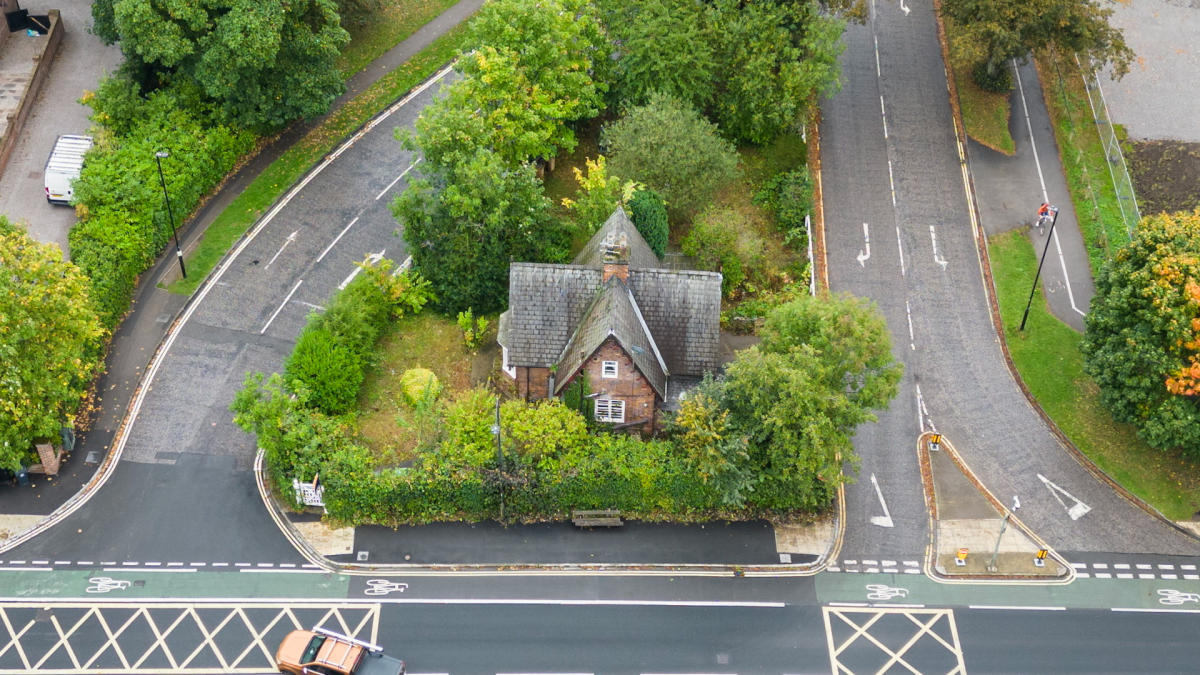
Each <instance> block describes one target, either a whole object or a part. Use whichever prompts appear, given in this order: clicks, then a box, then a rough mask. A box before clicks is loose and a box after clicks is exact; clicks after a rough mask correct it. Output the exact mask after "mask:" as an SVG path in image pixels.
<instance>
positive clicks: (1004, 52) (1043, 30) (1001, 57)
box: [941, 0, 1133, 91]
mask: <svg viewBox="0 0 1200 675" xmlns="http://www.w3.org/2000/svg"><path fill="white" fill-rule="evenodd" d="M941 11H942V14H943V15H944V16H947V17H949V18H950V19H952V20H953V21H954V22H955V24H957V25H958V27H959V30H958V31H956V33H957V36H956V38H955V40H954V42H953V43H952V44H951V45H950V48H951V49H953V50H955V51H956V52H957V53H958V54H959V55H960V58H962V59H963V60H965V61H967V62H969V63H974V64H977V65H976V67H975V70H974V72H973V76H974V79H975V82H976V83H977V84H979V85H980V86H981V87H984V88H987V89H992V90H1000V91H1007V89H1008V76H1007V73H1008V71H1007V65H1006V64H1007V62H1008V61H1009V59H1014V58H1023V57H1024V56H1025V55H1026V54H1028V53H1029V52H1031V51H1033V50H1035V49H1041V48H1043V47H1049V46H1055V47H1057V48H1059V49H1061V50H1063V51H1066V52H1078V53H1079V54H1080V55H1082V56H1085V57H1087V58H1088V59H1090V60H1091V61H1092V62H1093V63H1095V64H1096V65H1097V66H1100V65H1103V64H1111V65H1112V67H1113V71H1114V72H1115V73H1116V74H1117V76H1118V77H1119V76H1122V75H1124V74H1125V73H1126V72H1128V70H1129V64H1130V62H1131V61H1132V60H1133V51H1132V50H1130V49H1129V47H1128V46H1127V45H1126V44H1125V37H1124V35H1122V33H1121V31H1120V30H1118V29H1116V28H1113V27H1112V26H1111V25H1109V23H1108V18H1109V17H1110V16H1112V13H1113V10H1112V9H1111V8H1109V7H1103V6H1101V5H1100V3H1099V2H1096V0H1025V1H1024V2H1011V1H1010V0H944V1H943V2H942V10H941Z"/></svg>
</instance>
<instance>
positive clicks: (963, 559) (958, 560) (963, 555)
mask: <svg viewBox="0 0 1200 675" xmlns="http://www.w3.org/2000/svg"><path fill="white" fill-rule="evenodd" d="M954 564H955V565H958V566H959V567H962V566H964V565H966V564H967V549H965V548H960V549H958V554H957V557H955V559H954Z"/></svg>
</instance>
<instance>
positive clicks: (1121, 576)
mask: <svg viewBox="0 0 1200 675" xmlns="http://www.w3.org/2000/svg"><path fill="white" fill-rule="evenodd" d="M1117 578H1118V579H1132V578H1133V575H1132V574H1130V573H1129V572H1118V573H1117Z"/></svg>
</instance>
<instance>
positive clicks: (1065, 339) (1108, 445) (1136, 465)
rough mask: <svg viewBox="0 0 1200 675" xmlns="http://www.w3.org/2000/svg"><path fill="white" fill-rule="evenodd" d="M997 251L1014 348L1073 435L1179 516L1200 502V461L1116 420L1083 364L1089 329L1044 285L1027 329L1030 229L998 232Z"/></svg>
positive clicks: (1108, 467) (1106, 466)
mask: <svg viewBox="0 0 1200 675" xmlns="http://www.w3.org/2000/svg"><path fill="white" fill-rule="evenodd" d="M988 252H989V255H990V258H991V262H992V270H993V272H994V278H995V283H996V293H997V299H998V300H999V302H1000V314H1001V316H1002V317H1003V322H1004V333H1005V339H1006V340H1007V341H1008V348H1009V352H1010V353H1011V354H1012V358H1013V361H1014V362H1015V363H1016V365H1017V370H1018V371H1019V372H1020V374H1021V379H1023V380H1024V381H1025V384H1026V385H1027V386H1028V387H1029V390H1030V391H1031V392H1032V393H1033V395H1034V397H1035V398H1036V399H1037V401H1038V404H1039V405H1041V407H1042V408H1043V409H1044V410H1045V411H1046V412H1047V413H1048V414H1049V415H1050V417H1051V418H1052V419H1053V420H1054V421H1055V423H1056V424H1058V426H1059V428H1060V429H1062V430H1063V432H1064V433H1066V435H1067V437H1068V438H1070V439H1071V442H1072V443H1074V444H1075V446H1076V447H1077V448H1079V449H1080V450H1081V451H1082V452H1083V453H1084V454H1085V455H1087V456H1088V458H1090V459H1091V460H1092V461H1093V462H1095V463H1096V464H1097V465H1098V466H1099V467H1100V468H1101V469H1103V470H1104V471H1105V472H1106V473H1107V474H1108V475H1110V476H1112V477H1113V478H1114V479H1116V480H1117V482H1119V483H1121V484H1122V485H1124V486H1125V487H1126V488H1127V489H1128V490H1129V491H1130V492H1133V493H1134V494H1136V495H1137V496H1138V497H1141V498H1142V499H1143V500H1145V501H1146V502H1147V503H1149V504H1150V505H1152V506H1154V507H1155V508H1156V509H1158V510H1159V511H1161V512H1162V513H1163V514H1164V515H1166V516H1167V517H1168V518H1171V519H1173V520H1188V519H1190V518H1191V516H1192V514H1193V513H1195V512H1196V511H1198V510H1200V463H1198V462H1192V461H1188V460H1186V459H1184V458H1183V457H1182V456H1180V455H1179V454H1178V453H1172V452H1166V451H1162V450H1156V449H1154V448H1151V447H1150V446H1148V445H1146V444H1145V443H1144V442H1142V441H1141V440H1140V439H1139V438H1138V437H1137V434H1136V432H1135V430H1134V428H1133V427H1132V426H1130V425H1127V424H1120V423H1117V422H1114V421H1113V420H1112V418H1111V417H1110V416H1109V414H1108V411H1107V410H1106V409H1105V408H1104V406H1103V404H1102V403H1101V401H1100V392H1099V389H1098V388H1097V386H1096V384H1095V382H1093V381H1092V379H1091V378H1089V377H1088V376H1087V375H1086V374H1085V373H1084V372H1083V356H1082V355H1081V354H1080V352H1079V343H1080V341H1081V340H1082V336H1081V335H1080V334H1079V333H1076V332H1075V331H1074V330H1073V329H1072V328H1070V327H1069V326H1067V325H1066V324H1064V323H1062V322H1061V321H1059V320H1058V319H1056V318H1054V317H1053V316H1052V315H1051V314H1050V313H1049V311H1048V310H1047V309H1046V304H1045V300H1044V298H1043V296H1042V293H1041V287H1040V285H1039V289H1038V292H1037V294H1036V295H1035V296H1034V298H1033V305H1032V309H1031V310H1030V312H1029V320H1028V323H1027V324H1026V326H1025V332H1024V333H1020V332H1018V331H1017V327H1018V326H1019V325H1020V322H1021V314H1022V313H1023V311H1024V309H1025V302H1026V300H1027V299H1028V297H1029V284H1030V282H1031V281H1032V280H1033V275H1034V271H1035V270H1036V268H1037V257H1036V254H1035V252H1034V249H1033V245H1032V244H1030V243H1029V240H1028V239H1027V238H1026V237H1025V236H1024V235H1023V233H1022V232H1009V233H1006V234H1002V235H998V236H996V237H993V238H992V239H991V240H990V243H989V251H988Z"/></svg>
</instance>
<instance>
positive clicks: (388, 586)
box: [363, 579, 408, 595]
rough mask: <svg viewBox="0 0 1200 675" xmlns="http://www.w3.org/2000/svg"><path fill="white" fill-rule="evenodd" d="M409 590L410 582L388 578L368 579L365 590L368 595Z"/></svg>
mask: <svg viewBox="0 0 1200 675" xmlns="http://www.w3.org/2000/svg"><path fill="white" fill-rule="evenodd" d="M406 590H408V584H406V583H404V582H401V581H388V580H387V579H369V580H367V588H366V590H364V591H363V593H365V594H366V595H387V594H388V593H391V592H392V591H396V592H397V593H403V592H404V591H406Z"/></svg>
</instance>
